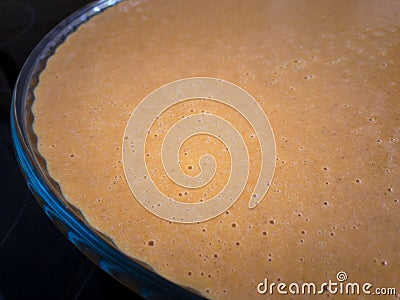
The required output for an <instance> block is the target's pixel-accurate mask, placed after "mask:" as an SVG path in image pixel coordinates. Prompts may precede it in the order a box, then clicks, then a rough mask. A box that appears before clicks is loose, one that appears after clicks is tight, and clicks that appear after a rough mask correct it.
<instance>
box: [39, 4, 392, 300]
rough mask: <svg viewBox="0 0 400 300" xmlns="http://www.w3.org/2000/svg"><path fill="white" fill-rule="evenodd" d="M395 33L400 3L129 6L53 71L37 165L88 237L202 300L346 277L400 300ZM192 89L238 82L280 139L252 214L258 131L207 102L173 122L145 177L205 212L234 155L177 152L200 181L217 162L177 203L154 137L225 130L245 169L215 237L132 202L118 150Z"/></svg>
mask: <svg viewBox="0 0 400 300" xmlns="http://www.w3.org/2000/svg"><path fill="white" fill-rule="evenodd" d="M399 30H400V3H399V2H398V1H305V0H304V1H264V0H260V1H256V0H252V1H211V0H203V1H191V0H189V1H188V0H185V1H183V0H172V1H161V0H160V1H158V0H150V1H146V2H142V3H140V4H138V3H136V1H126V2H123V3H121V4H119V5H117V6H115V7H113V8H110V9H108V10H106V11H105V12H104V13H102V14H100V15H99V16H96V17H94V18H93V19H92V20H90V21H89V22H88V23H86V24H84V25H83V26H81V27H80V28H79V29H78V31H77V32H75V33H74V34H72V35H71V36H70V37H69V38H68V39H67V40H66V42H65V43H64V44H62V45H61V46H60V47H59V48H58V49H57V52H56V54H55V55H54V56H53V57H52V58H51V59H49V61H48V65H47V67H46V69H45V70H44V71H43V73H42V75H41V77H40V83H39V86H38V88H37V89H36V92H35V95H36V101H35V102H34V108H33V111H34V115H35V123H34V129H35V132H36V133H37V135H38V137H39V150H40V152H41V153H42V154H43V156H44V157H45V158H46V161H47V164H48V168H49V171H50V173H51V175H52V176H53V177H54V179H55V180H56V181H58V182H59V183H60V185H61V187H62V190H63V193H64V194H65V196H66V198H67V199H68V201H70V202H71V203H72V204H74V205H75V206H77V207H79V208H80V209H81V210H82V212H83V214H84V215H85V217H86V218H87V220H88V221H89V222H90V223H91V224H92V225H93V226H94V227H96V228H97V229H99V230H100V231H102V232H104V233H105V234H107V235H108V236H110V237H111V238H112V239H113V240H114V241H115V243H116V244H117V245H118V247H119V248H120V249H121V250H122V251H124V252H125V253H127V254H128V255H131V256H133V257H135V258H138V259H140V260H143V261H145V262H147V263H148V264H150V265H151V266H152V267H153V268H154V269H155V270H156V271H157V272H158V273H159V274H161V275H162V276H164V277H166V278H168V279H170V280H172V281H174V282H176V283H178V284H181V285H184V286H190V287H192V288H194V289H196V290H198V291H199V292H201V293H202V294H204V295H205V296H206V297H210V298H217V299H250V298H249V297H250V296H251V299H255V298H257V297H259V298H260V299H265V298H266V297H267V295H259V294H258V292H257V285H258V283H260V282H263V281H264V278H267V279H268V282H275V283H279V282H285V283H288V284H289V283H292V282H297V283H301V282H315V283H316V284H320V283H322V282H327V281H329V280H333V281H335V280H336V274H337V272H339V271H345V272H346V273H347V275H348V281H350V282H359V283H363V282H371V283H372V284H373V285H374V287H395V288H396V289H397V293H399V292H400V286H399V282H400V271H399V270H400V222H399V219H400V168H399V161H400V151H399V150H400V145H399V143H400V100H399V99H400V32H399ZM195 76H196V77H197V76H205V77H216V78H221V79H224V80H227V81H230V82H232V83H234V84H237V85H238V86H240V87H242V88H243V89H245V90H246V91H248V92H249V93H250V94H251V95H252V96H253V97H254V98H255V99H256V100H257V101H258V103H259V104H260V105H261V107H262V108H263V110H264V112H265V114H266V115H267V116H268V118H269V121H270V123H271V126H272V129H273V131H274V134H275V139H276V146H277V166H276V169H275V175H274V179H273V182H272V185H271V187H270V189H269V191H268V193H267V195H266V197H265V199H264V200H263V201H262V202H261V203H260V204H259V205H258V206H257V207H256V208H255V209H248V199H249V198H250V197H251V192H252V188H253V187H254V185H255V181H256V179H257V172H259V168H260V167H259V165H258V164H257V160H258V159H259V157H260V156H259V155H260V153H259V148H258V147H259V144H258V143H257V142H255V139H254V134H253V132H252V129H251V127H249V125H248V123H246V122H245V121H244V120H243V119H241V118H240V117H235V115H234V112H232V113H230V112H227V111H226V109H227V108H226V107H224V106H221V105H216V104H215V103H213V102H210V101H207V100H202V99H193V100H192V101H189V102H187V103H184V104H185V105H176V106H174V107H172V108H171V111H169V112H168V113H165V114H163V115H162V116H160V119H161V120H160V122H158V123H155V125H154V126H153V127H152V129H151V131H150V132H149V136H148V140H147V144H146V161H147V164H148V169H149V170H153V173H152V179H153V180H154V181H155V182H157V183H159V185H160V186H159V188H160V190H161V191H163V192H164V193H165V194H168V195H171V197H178V198H180V199H181V201H183V202H196V201H204V200H207V199H209V198H211V197H213V196H215V195H216V194H217V193H218V191H219V190H220V189H221V187H223V185H224V184H225V183H226V181H227V180H228V177H229V174H227V172H226V170H229V161H230V160H229V158H230V155H229V151H227V150H226V147H225V145H224V144H223V143H221V142H220V141H219V140H218V139H215V138H213V137H210V136H209V135H201V136H196V137H195V138H193V139H189V140H187V141H186V142H185V143H184V144H183V145H182V147H181V149H180V158H181V166H182V169H183V170H184V171H185V172H186V173H187V174H188V175H192V176H195V175H197V174H198V173H199V166H198V164H197V162H198V158H199V157H200V156H201V155H203V154H205V153H209V154H211V155H213V156H214V157H215V159H216V161H217V163H218V167H217V170H216V175H215V178H214V179H213V181H212V182H210V184H209V185H207V186H206V187H205V188H202V189H199V190H191V189H182V188H180V187H176V186H174V185H173V184H171V181H170V180H168V178H167V177H166V176H165V174H163V173H162V164H161V162H160V147H161V146H160V143H161V141H162V140H160V136H162V134H163V133H165V131H167V130H168V128H169V127H170V125H171V124H174V123H175V122H177V120H179V119H181V118H182V117H184V116H188V115H191V114H193V113H196V112H197V113H199V112H203V111H204V112H207V111H212V112H214V113H215V114H220V115H221V116H226V117H227V118H230V119H231V120H232V123H234V124H235V126H237V127H238V128H241V132H240V133H241V135H242V136H243V139H244V140H245V142H246V145H247V147H248V149H249V150H248V151H249V155H250V175H249V180H248V182H247V185H246V187H245V188H244V192H243V194H242V196H241V197H240V198H239V199H238V201H237V202H236V203H235V205H233V206H232V207H231V208H230V209H229V210H228V211H227V212H226V213H224V214H223V215H221V216H218V217H216V218H214V219H212V220H209V221H206V222H201V223H199V224H197V223H195V224H177V223H173V222H168V221H165V220H163V219H161V218H159V217H157V216H155V215H153V214H152V213H150V212H148V211H147V210H146V209H145V208H144V207H143V206H141V205H140V203H139V202H138V201H136V199H135V198H134V197H133V195H132V192H131V191H130V189H129V186H128V184H127V182H126V180H125V176H124V171H123V166H122V142H123V137H124V130H125V127H126V124H127V122H128V119H129V117H130V114H131V112H132V111H133V109H134V108H135V106H136V105H137V104H138V103H139V102H140V101H141V100H142V99H143V98H144V97H145V96H146V95H148V94H149V93H150V92H152V91H153V90H155V89H156V88H159V87H160V86H162V85H164V84H166V83H169V82H172V81H175V80H179V79H182V78H187V77H195ZM204 145H209V147H204ZM254 174H255V175H254ZM274 296H275V297H277V298H279V295H277V293H274ZM328 296H332V295H329V293H325V294H324V295H322V296H321V295H319V296H314V297H316V299H317V298H318V299H320V298H326V297H328ZM281 297H282V299H291V298H293V299H310V297H312V296H307V295H297V296H291V295H286V296H281ZM338 297H339V298H340V296H338ZM365 297H366V296H364V295H360V296H357V295H354V296H346V299H359V298H361V299H364V298H365ZM376 298H377V299H396V296H376Z"/></svg>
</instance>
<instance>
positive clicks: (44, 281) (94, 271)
mask: <svg viewBox="0 0 400 300" xmlns="http://www.w3.org/2000/svg"><path fill="white" fill-rule="evenodd" d="M89 2H90V1H89V0H0V300H15V299H79V300H82V299H142V298H141V297H139V296H137V295H136V294H135V293H133V292H132V291H130V290H129V289H128V288H126V287H125V286H123V285H122V284H120V283H119V282H117V281H116V280H114V279H113V278H112V277H110V276H109V275H108V274H106V273H105V272H104V271H102V270H101V269H100V268H98V267H97V266H96V265H94V264H93V263H92V262H91V261H90V260H89V259H88V258H86V257H85V256H84V255H83V254H82V253H81V252H80V251H79V250H77V249H76V248H75V247H74V246H73V245H72V243H70V242H69V241H68V240H67V239H66V238H65V237H64V236H63V235H62V233H61V232H60V231H58V229H57V228H56V227H55V226H54V225H53V224H52V223H51V221H50V220H49V219H48V218H47V216H46V215H45V214H44V212H43V211H42V210H41V208H40V207H39V205H38V203H37V202H36V200H35V199H34V198H33V196H32V195H31V193H30V191H29V190H28V188H27V186H26V184H25V182H24V180H23V177H22V175H21V172H20V170H19V168H18V165H17V162H16V159H15V156H14V152H13V148H12V142H11V137H10V126H9V119H10V118H9V112H10V102H11V95H12V89H13V86H14V84H15V81H16V79H17V76H18V73H19V71H20V69H21V68H22V65H23V63H24V61H25V60H26V59H27V57H28V55H29V53H30V52H31V51H32V49H33V48H34V46H35V45H36V44H37V43H38V42H39V41H40V40H41V39H42V38H43V36H44V35H45V34H46V33H48V32H49V31H50V30H51V29H52V28H53V27H54V26H55V25H56V24H57V23H59V22H60V21H61V20H62V19H64V18H66V17H67V16H69V15H70V14H71V13H73V12H74V11H76V10H77V9H79V8H80V7H82V6H84V5H86V4H87V3H89Z"/></svg>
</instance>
